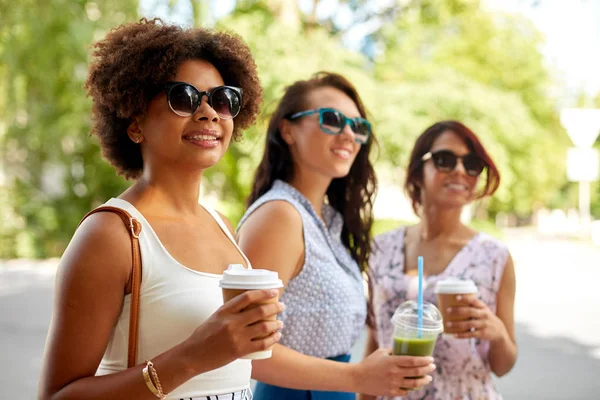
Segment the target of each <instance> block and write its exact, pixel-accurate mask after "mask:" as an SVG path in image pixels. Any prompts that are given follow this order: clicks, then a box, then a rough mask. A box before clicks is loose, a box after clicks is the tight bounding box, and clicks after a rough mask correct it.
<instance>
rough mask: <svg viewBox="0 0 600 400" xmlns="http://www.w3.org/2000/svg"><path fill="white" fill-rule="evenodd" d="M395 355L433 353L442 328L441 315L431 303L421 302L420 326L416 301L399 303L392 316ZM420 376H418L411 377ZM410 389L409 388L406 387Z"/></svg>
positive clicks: (424, 354)
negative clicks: (420, 324)
mask: <svg viewBox="0 0 600 400" xmlns="http://www.w3.org/2000/svg"><path fill="white" fill-rule="evenodd" d="M392 324H393V325H394V349H393V354H394V355H395V356H420V357H427V356H431V355H432V354H433V349H434V347H435V342H436V340H437V337H438V335H439V334H440V333H442V330H443V322H442V315H441V314H440V312H439V310H438V309H437V308H436V306H434V305H433V304H431V303H427V302H423V315H422V327H421V328H420V327H419V323H418V305H417V302H416V301H412V300H410V301H405V302H404V303H402V304H400V306H398V308H397V309H396V312H395V313H394V316H393V317H392ZM418 378H421V377H420V376H416V377H413V378H412V379H418ZM408 390H411V389H408Z"/></svg>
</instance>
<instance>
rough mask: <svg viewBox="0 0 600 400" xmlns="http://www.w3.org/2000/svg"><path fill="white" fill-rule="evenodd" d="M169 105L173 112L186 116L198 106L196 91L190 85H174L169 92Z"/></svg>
mask: <svg viewBox="0 0 600 400" xmlns="http://www.w3.org/2000/svg"><path fill="white" fill-rule="evenodd" d="M169 105H170V106H171V109H172V110H173V111H174V112H175V114H177V115H180V116H182V117H188V116H190V115H192V114H193V113H194V112H196V109H197V108H198V93H197V91H196V89H194V88H193V87H191V86H190V85H186V84H181V85H175V86H173V87H172V88H171V91H170V92H169Z"/></svg>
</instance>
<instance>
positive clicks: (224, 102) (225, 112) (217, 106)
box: [211, 87, 242, 119]
mask: <svg viewBox="0 0 600 400" xmlns="http://www.w3.org/2000/svg"><path fill="white" fill-rule="evenodd" d="M211 103H212V104H211V106H212V108H213V109H214V110H215V111H216V112H217V114H219V117H221V118H223V119H232V118H235V117H236V116H237V115H238V114H239V112H240V108H241V106H242V104H241V103H242V101H241V99H240V96H239V95H238V93H237V92H236V91H234V90H233V89H231V88H228V87H220V88H216V90H215V91H214V92H213V93H212V98H211Z"/></svg>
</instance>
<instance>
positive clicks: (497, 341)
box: [490, 324, 511, 346]
mask: <svg viewBox="0 0 600 400" xmlns="http://www.w3.org/2000/svg"><path fill="white" fill-rule="evenodd" d="M501 326H502V328H501V329H500V333H499V335H498V337H496V338H494V339H493V340H492V341H491V343H490V344H494V345H496V346H498V345H503V344H506V343H508V342H509V341H510V340H511V339H510V336H509V335H508V331H507V330H506V327H505V326H504V324H501Z"/></svg>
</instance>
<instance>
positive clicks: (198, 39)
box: [85, 18, 262, 179]
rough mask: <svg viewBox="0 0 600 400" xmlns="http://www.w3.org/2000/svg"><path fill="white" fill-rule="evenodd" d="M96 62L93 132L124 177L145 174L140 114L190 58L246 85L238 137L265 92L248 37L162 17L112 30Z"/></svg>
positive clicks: (91, 89)
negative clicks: (133, 133)
mask: <svg viewBox="0 0 600 400" xmlns="http://www.w3.org/2000/svg"><path fill="white" fill-rule="evenodd" d="M92 55H93V57H94V59H93V61H92V63H91V65H90V69H89V75H88V78H87V81H86V83H85V87H86V89H87V90H88V93H89V95H90V97H91V98H92V101H93V106H92V115H93V122H94V124H93V128H92V133H93V134H95V135H96V136H98V138H99V139H100V146H101V148H102V154H103V155H104V157H105V158H106V159H107V160H108V161H109V162H110V163H111V164H112V165H113V166H114V167H115V169H116V170H117V172H118V173H119V174H120V175H123V176H125V177H126V178H129V179H135V178H137V177H139V176H140V174H141V173H142V168H143V160H142V152H141V149H140V145H139V144H136V143H134V142H133V141H131V140H130V139H129V137H128V136H127V127H128V126H129V125H130V124H131V122H132V121H133V118H135V117H136V116H141V115H144V114H145V113H146V110H147V109H148V105H149V103H150V101H151V100H152V99H153V98H154V97H155V96H156V95H157V94H158V93H160V92H161V91H162V90H163V89H164V85H165V83H167V82H168V81H169V80H172V79H173V77H174V76H175V74H176V73H177V69H178V68H179V66H180V65H181V64H182V63H183V62H184V61H187V60H195V59H201V60H205V61H208V62H209V63H211V64H212V65H213V66H214V67H215V68H216V69H217V71H219V73H220V74H221V77H222V78H223V80H224V82H225V84H226V85H231V86H237V87H241V88H242V89H243V91H244V95H243V96H242V97H243V99H242V108H241V111H240V113H239V114H238V115H237V116H236V117H235V119H234V121H233V123H234V128H233V138H234V139H236V140H237V139H239V138H240V137H241V131H242V130H243V129H245V128H247V127H248V126H250V125H251V124H252V123H253V122H254V120H255V119H256V116H257V115H258V112H259V110H260V103H261V102H262V88H261V86H260V81H259V79H258V74H257V72H256V64H255V63H254V59H253V58H252V54H251V53H250V49H249V48H248V46H247V45H246V44H245V43H244V41H243V40H242V38H240V37H239V36H237V35H235V34H233V33H225V32H217V31H214V30H211V29H201V28H191V29H184V28H181V27H179V26H176V25H169V24H165V23H163V22H162V21H161V20H160V19H158V18H156V19H153V20H147V19H145V18H144V19H142V20H140V21H139V22H137V23H128V24H125V25H121V26H119V27H118V28H115V29H113V30H112V31H110V32H109V33H108V34H107V35H106V37H105V38H104V39H103V40H101V41H99V42H97V43H95V44H94V52H93V53H92Z"/></svg>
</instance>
